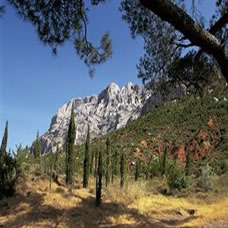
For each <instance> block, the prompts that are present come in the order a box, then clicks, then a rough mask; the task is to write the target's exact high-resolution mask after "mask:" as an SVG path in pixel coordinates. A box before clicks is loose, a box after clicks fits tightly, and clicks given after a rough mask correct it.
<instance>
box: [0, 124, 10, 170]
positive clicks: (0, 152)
mask: <svg viewBox="0 0 228 228" xmlns="http://www.w3.org/2000/svg"><path fill="white" fill-rule="evenodd" d="M7 140H8V121H6V126H5V131H4V135H3V138H2V144H1V148H0V165H1V166H2V165H3V163H4V159H5V156H6V148H7Z"/></svg>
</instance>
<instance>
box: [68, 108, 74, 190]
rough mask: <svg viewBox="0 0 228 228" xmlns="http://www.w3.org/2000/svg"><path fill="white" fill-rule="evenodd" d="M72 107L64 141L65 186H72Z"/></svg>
mask: <svg viewBox="0 0 228 228" xmlns="http://www.w3.org/2000/svg"><path fill="white" fill-rule="evenodd" d="M75 135H76V134H75V122H74V105H73V104H72V108H71V115H70V123H69V127H68V133H67V139H66V184H67V185H70V186H71V185H72V184H73V153H74V141H75Z"/></svg>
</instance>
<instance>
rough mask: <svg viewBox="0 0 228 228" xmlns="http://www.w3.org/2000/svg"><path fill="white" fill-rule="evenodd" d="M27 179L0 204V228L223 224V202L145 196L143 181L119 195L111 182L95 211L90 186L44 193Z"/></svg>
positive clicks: (39, 183)
mask: <svg viewBox="0 0 228 228" xmlns="http://www.w3.org/2000/svg"><path fill="white" fill-rule="evenodd" d="M31 179H32V177H29V178H28V181H27V182H26V187H25V186H24V187H23V191H21V192H20V193H19V194H17V195H16V196H15V197H14V198H11V199H8V200H6V199H5V200H3V201H2V202H0V227H7V228H8V227H9V228H11V227H12V228H13V227H24V228H28V227H35V228H36V227H72V228H73V227H75V228H90V227H91V228H96V227H97V228H98V227H116V228H117V227H118V228H124V227H126V228H139V227H142V228H144V227H201V226H203V225H205V224H208V223H209V222H211V221H215V220H220V219H228V215H227V211H228V198H227V197H226V196H217V197H215V196H214V195H208V197H210V200H205V199H199V198H196V197H191V198H190V197H189V198H175V197H166V196H163V195H159V194H156V195H155V194H152V193H149V192H148V191H146V185H145V182H143V181H141V182H140V181H139V182H137V183H135V182H129V183H128V184H127V185H126V187H125V188H124V189H120V188H119V186H118V182H115V183H114V184H113V186H109V187H108V188H104V193H103V205H102V207H101V208H96V207H95V204H94V203H95V195H94V186H95V184H94V181H92V183H91V185H90V188H89V189H83V188H79V189H75V190H73V193H72V194H70V193H69V192H68V189H67V188H65V187H59V186H58V185H56V184H55V183H53V184H52V188H51V190H49V183H48V180H45V179H44V178H40V177H36V178H35V180H34V177H33V181H31ZM23 185H25V184H23Z"/></svg>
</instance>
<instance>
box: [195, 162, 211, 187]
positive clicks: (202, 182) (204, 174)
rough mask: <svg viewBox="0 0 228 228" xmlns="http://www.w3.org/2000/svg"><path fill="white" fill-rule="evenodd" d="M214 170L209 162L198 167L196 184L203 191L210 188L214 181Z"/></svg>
mask: <svg viewBox="0 0 228 228" xmlns="http://www.w3.org/2000/svg"><path fill="white" fill-rule="evenodd" d="M214 176H215V175H214V172H213V169H212V167H211V166H210V165H209V164H206V165H204V166H202V167H201V168H200V176H199V178H198V182H197V186H198V187H200V188H201V189H203V190H204V191H209V190H212V187H213V181H214Z"/></svg>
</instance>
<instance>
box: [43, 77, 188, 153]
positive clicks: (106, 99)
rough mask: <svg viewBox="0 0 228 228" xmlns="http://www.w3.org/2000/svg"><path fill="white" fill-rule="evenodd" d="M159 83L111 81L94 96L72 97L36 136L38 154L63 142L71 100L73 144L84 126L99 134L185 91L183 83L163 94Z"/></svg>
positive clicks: (80, 139)
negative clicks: (119, 82)
mask: <svg viewBox="0 0 228 228" xmlns="http://www.w3.org/2000/svg"><path fill="white" fill-rule="evenodd" d="M162 86H163V83H162V82H161V81H159V80H156V81H153V82H150V83H147V84H146V85H143V84H141V85H138V84H133V83H132V82H129V83H128V84H127V85H125V86H123V87H122V88H120V87H119V86H118V85H117V84H116V83H114V82H112V83H110V84H109V85H108V86H107V87H106V88H105V89H104V90H102V91H101V92H100V93H99V94H98V95H95V94H93V95H91V96H86V97H82V98H81V97H78V98H72V99H71V100H70V101H69V102H67V103H66V104H64V105H63V106H62V107H60V108H59V109H58V110H57V112H56V114H55V115H54V116H53V117H52V120H51V124H50V127H49V129H48V131H47V132H46V133H44V134H43V135H42V136H41V137H40V141H41V148H42V153H49V152H55V151H56V148H57V145H59V147H62V146H63V145H64V142H65V138H66V134H67V126H68V121H69V117H70V112H71V107H72V104H73V103H74V112H75V123H76V139H75V144H81V143H83V142H84V140H85V137H86V134H87V129H88V125H90V130H91V138H96V137H100V136H103V135H105V134H107V133H109V132H111V131H113V130H116V129H119V128H121V127H124V126H126V125H127V124H128V123H130V122H132V121H133V120H135V119H137V118H138V117H139V116H140V115H141V114H144V113H146V112H148V111H151V110H153V108H155V107H157V106H158V105H161V104H162V103H165V102H167V101H170V100H173V99H176V98H180V97H182V96H183V95H184V93H185V89H184V86H183V85H173V86H169V88H168V89H167V90H166V93H164V91H163V90H162Z"/></svg>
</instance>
